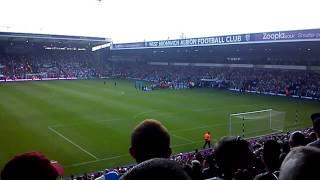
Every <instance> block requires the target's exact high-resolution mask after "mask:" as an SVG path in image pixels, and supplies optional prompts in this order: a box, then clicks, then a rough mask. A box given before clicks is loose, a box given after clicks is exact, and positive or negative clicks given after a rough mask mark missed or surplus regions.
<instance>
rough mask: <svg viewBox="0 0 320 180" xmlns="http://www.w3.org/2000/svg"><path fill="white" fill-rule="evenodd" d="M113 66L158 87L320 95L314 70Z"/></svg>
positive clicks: (123, 74) (122, 73) (319, 77)
mask: <svg viewBox="0 0 320 180" xmlns="http://www.w3.org/2000/svg"><path fill="white" fill-rule="evenodd" d="M113 67H114V68H113V75H114V76H120V77H125V78H131V79H140V80H144V81H150V82H153V83H154V84H155V87H159V88H173V89H180V88H192V87H218V88H225V89H233V90H238V91H250V92H259V93H266V94H281V95H287V96H297V97H310V98H313V99H320V74H319V73H317V72H313V71H298V70H278V69H254V68H227V67H215V68H210V67H196V66H171V65H170V66H160V65H147V64H132V63H126V64H125V63H123V64H118V65H114V66H113Z"/></svg>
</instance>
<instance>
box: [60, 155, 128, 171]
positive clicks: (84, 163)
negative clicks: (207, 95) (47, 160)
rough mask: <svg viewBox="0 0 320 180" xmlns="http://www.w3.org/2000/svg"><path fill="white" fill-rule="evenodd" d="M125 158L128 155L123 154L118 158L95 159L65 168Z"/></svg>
mask: <svg viewBox="0 0 320 180" xmlns="http://www.w3.org/2000/svg"><path fill="white" fill-rule="evenodd" d="M126 156H130V155H129V154H123V155H118V156H112V157H108V158H102V159H97V160H93V161H86V162H81V163H75V164H71V165H67V166H65V167H66V168H68V167H77V166H83V165H87V164H92V163H97V162H101V161H108V160H112V159H119V158H122V157H126Z"/></svg>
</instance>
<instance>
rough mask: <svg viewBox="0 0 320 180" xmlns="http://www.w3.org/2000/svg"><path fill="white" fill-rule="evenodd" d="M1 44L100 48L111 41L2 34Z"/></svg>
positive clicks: (26, 34) (74, 37)
mask: <svg viewBox="0 0 320 180" xmlns="http://www.w3.org/2000/svg"><path fill="white" fill-rule="evenodd" d="M0 42H13V43H15V42H17V43H20V42H28V43H35V44H56V43H58V44H77V45H84V46H87V45H88V44H89V45H90V46H99V45H103V44H107V43H110V42H111V39H108V38H102V37H86V36H65V35H51V34H32V33H15V32H0Z"/></svg>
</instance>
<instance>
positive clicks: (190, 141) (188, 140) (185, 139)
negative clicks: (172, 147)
mask: <svg viewBox="0 0 320 180" xmlns="http://www.w3.org/2000/svg"><path fill="white" fill-rule="evenodd" d="M171 135H172V136H173V137H176V138H178V139H182V140H184V141H187V142H189V143H193V142H194V141H192V140H190V139H188V138H185V137H182V136H177V135H175V134H171Z"/></svg>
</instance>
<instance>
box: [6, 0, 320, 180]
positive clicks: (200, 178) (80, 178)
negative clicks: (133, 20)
mask: <svg viewBox="0 0 320 180" xmlns="http://www.w3.org/2000/svg"><path fill="white" fill-rule="evenodd" d="M100 3H101V2H100ZM128 31H130V30H128ZM319 112H320V29H301V30H287V31H273V32H255V33H253V32H247V33H240V34H234V35H214V34H213V35H208V36H205V37H192V38H187V37H181V38H177V39H170V38H168V39H162V40H145V41H140V42H128V43H114V42H113V41H112V37H101V36H96V37H94V36H89V35H88V36H77V35H61V34H53V33H29V32H14V31H12V32H10V31H3V32H0V123H1V124H0V142H1V145H0V172H1V178H0V179H2V180H12V179H13V180H16V179H22V178H24V179H35V180H41V179H48V180H51V179H52V180H54V179H71V180H101V179H108V180H109V179H112V180H115V179H190V180H191V179H192V180H204V179H225V180H232V179H235V180H249V179H250V180H251V179H252V180H253V179H258V180H259V179H261V178H262V179H263V178H267V179H278V178H279V179H286V178H287V177H291V176H292V177H291V179H292V180H293V179H295V178H297V179H317V178H315V176H316V177H319V176H318V175H315V174H314V173H316V170H315V167H318V166H317V163H318V162H319V159H320V150H319V149H318V148H320V145H319V144H320V142H319V139H318V138H319V137H320V113H319ZM292 159H294V160H295V162H296V164H297V166H294V165H292V164H290V161H292ZM288 164H289V165H288ZM305 166H306V167H307V169H308V170H306V169H305ZM280 167H281V168H280ZM290 173H291V175H290ZM289 179H290V178H289Z"/></svg>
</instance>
